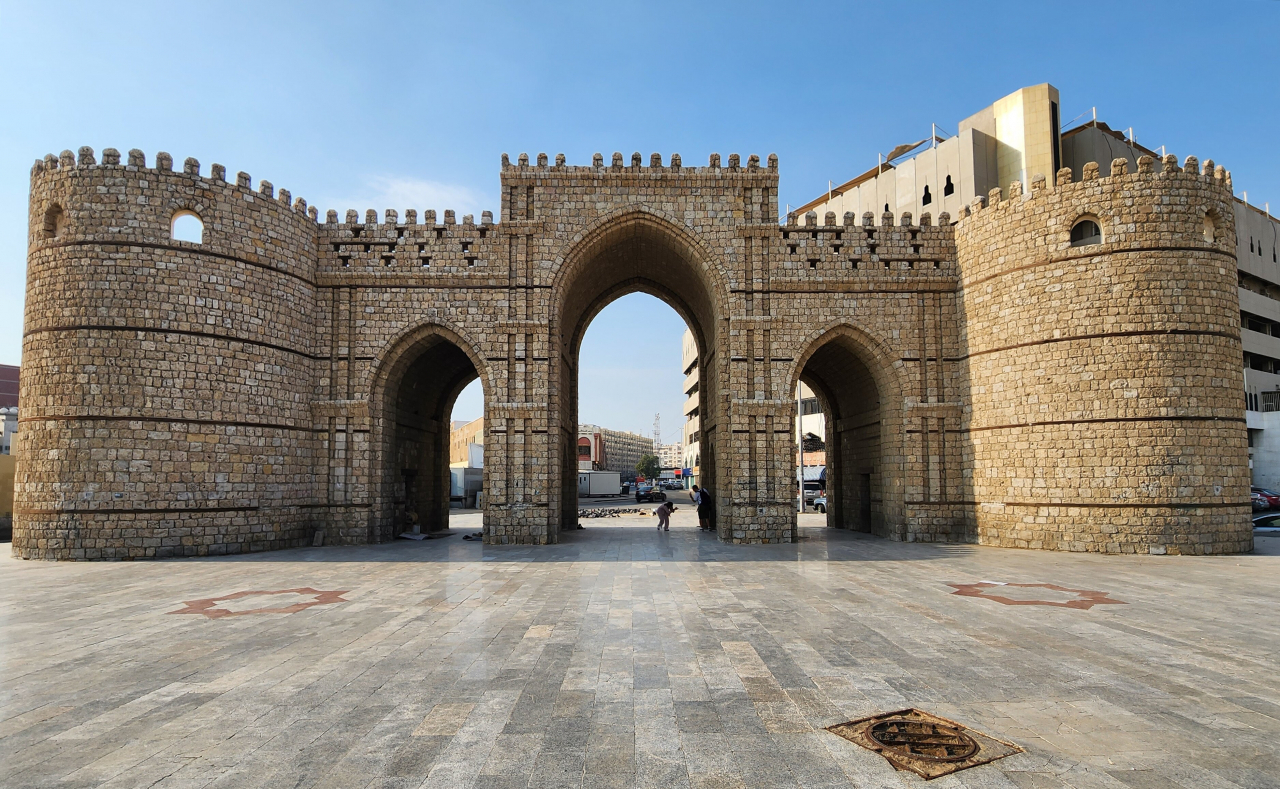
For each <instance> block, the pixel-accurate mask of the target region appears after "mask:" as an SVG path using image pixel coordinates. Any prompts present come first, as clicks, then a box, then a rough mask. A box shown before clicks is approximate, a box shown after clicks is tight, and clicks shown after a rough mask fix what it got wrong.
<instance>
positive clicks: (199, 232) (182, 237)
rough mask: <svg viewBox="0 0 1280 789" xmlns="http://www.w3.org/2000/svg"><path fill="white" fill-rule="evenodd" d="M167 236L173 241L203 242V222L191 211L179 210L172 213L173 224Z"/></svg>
mask: <svg viewBox="0 0 1280 789" xmlns="http://www.w3.org/2000/svg"><path fill="white" fill-rule="evenodd" d="M169 238H171V239H173V240H174V241H189V242H191V243H192V244H203V243H204V222H202V221H201V220H200V217H199V216H197V215H196V214H195V213H194V212H192V211H179V212H178V213H176V214H174V215H173V224H172V226H171V227H170V228H169Z"/></svg>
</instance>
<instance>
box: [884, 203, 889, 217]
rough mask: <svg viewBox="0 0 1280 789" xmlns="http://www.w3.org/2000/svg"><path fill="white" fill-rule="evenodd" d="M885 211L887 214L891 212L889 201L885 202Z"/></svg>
mask: <svg viewBox="0 0 1280 789" xmlns="http://www.w3.org/2000/svg"><path fill="white" fill-rule="evenodd" d="M884 212H885V213H886V214H887V213H889V204H888V203H885V204H884Z"/></svg>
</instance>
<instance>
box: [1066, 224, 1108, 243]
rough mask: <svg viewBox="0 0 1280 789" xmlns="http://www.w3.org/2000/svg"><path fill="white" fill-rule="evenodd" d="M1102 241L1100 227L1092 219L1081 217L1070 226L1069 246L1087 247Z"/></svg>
mask: <svg viewBox="0 0 1280 789" xmlns="http://www.w3.org/2000/svg"><path fill="white" fill-rule="evenodd" d="M1101 243H1102V228H1100V227H1098V223H1097V222H1095V221H1093V220H1092V219H1081V220H1080V221H1079V222H1076V223H1075V225H1074V226H1072V228H1071V246H1073V247H1087V246H1089V245H1090V244H1101Z"/></svg>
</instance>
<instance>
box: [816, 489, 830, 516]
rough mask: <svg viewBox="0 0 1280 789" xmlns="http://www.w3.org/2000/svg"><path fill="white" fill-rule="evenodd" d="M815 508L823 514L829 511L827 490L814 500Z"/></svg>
mask: <svg viewBox="0 0 1280 789" xmlns="http://www.w3.org/2000/svg"><path fill="white" fill-rule="evenodd" d="M813 508H814V509H815V510H817V511H818V512H821V513H823V514H825V513H826V511H827V492H826V491H825V490H824V491H822V492H821V493H820V494H819V495H818V497H817V498H815V499H814V500H813Z"/></svg>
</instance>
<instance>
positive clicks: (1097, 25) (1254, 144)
mask: <svg viewBox="0 0 1280 789" xmlns="http://www.w3.org/2000/svg"><path fill="white" fill-rule="evenodd" d="M1278 30H1280V2H1275V1H1274V0H1252V1H1247V2H1224V3H1215V4H1203V3H1176V2H1165V3H1124V2H1113V3H1107V4H1105V5H1095V6H1088V5H1084V6H1082V5H1074V6H1063V5H1061V4H1047V3H1046V4H1026V3H984V4H961V3H954V2H951V3H926V2H920V3H914V4H911V5H909V6H899V5H896V4H889V3H876V4H863V3H844V4H841V3H823V4H818V3H811V4H803V5H800V4H785V3H776V2H775V3H769V4H764V3H749V2H748V3H743V2H737V3H701V4H699V3H689V2H680V3H661V2H643V3H640V2H629V3H627V2H624V3H599V2H590V3H587V2H584V3H554V4H553V3H541V4H539V3H524V4H506V3H501V2H486V3H483V4H479V3H460V2H456V1H455V2H450V3H439V4H434V3H399V4H392V3H384V4H375V3H369V4H360V5H355V4H352V5H344V4H336V3H324V2H311V3H267V2H261V1H259V2H251V3H233V2H226V3H217V4H214V3H172V2H165V3H160V2H157V3H128V2H114V3H64V2H57V1H56V0H44V1H43V2H39V3H32V2H15V1H14V0H0V283H3V285H2V286H0V363H5V364H15V363H18V361H19V356H20V353H21V334H22V317H21V315H22V291H23V281H24V273H23V272H24V266H25V255H26V224H27V189H28V172H29V168H30V166H31V162H32V161H33V160H34V159H36V158H38V157H41V156H43V155H44V154H45V153H49V152H54V153H56V152H58V151H60V150H62V149H64V148H71V149H75V148H78V147H79V146H81V145H90V146H92V147H93V148H94V149H96V150H98V151H101V150H102V149H103V148H106V147H115V148H118V149H120V150H122V151H125V150H128V149H130V148H141V149H143V150H144V151H146V152H147V154H148V159H151V158H153V157H154V155H155V152H156V151H161V150H163V151H168V152H169V153H171V154H173V156H174V159H175V160H176V161H181V160H182V159H183V158H185V157H187V156H195V157H196V158H197V159H199V160H200V161H201V162H202V163H205V164H206V165H207V164H208V163H212V162H220V163H222V164H225V165H226V166H227V169H228V170H229V171H231V172H236V171H238V170H244V171H246V172H249V173H252V174H253V176H254V178H255V179H257V180H261V179H267V180H270V181H272V182H273V183H274V184H276V186H277V187H285V188H288V189H289V190H290V191H292V192H293V194H295V195H299V196H302V197H305V198H307V200H308V201H309V202H311V203H312V204H313V205H317V206H319V207H320V208H321V210H322V211H323V210H324V209H327V208H337V209H339V210H343V209H346V208H348V207H351V208H357V209H361V210H363V209H365V208H378V209H382V208H396V209H398V210H400V211H403V210H404V209H405V208H408V207H416V208H418V209H419V210H422V209H425V208H436V209H437V210H442V209H444V208H455V209H457V210H458V211H459V213H464V212H474V213H479V211H481V210H483V209H486V208H488V209H492V210H494V211H495V212H496V210H497V208H498V197H497V192H498V166H499V157H500V156H501V154H502V152H504V151H506V152H508V153H510V154H512V155H513V156H514V155H515V154H518V153H520V152H521V151H527V152H529V153H530V154H534V153H537V152H539V151H545V152H547V153H549V154H552V155H554V154H555V153H557V152H563V153H565V154H566V156H567V157H568V159H569V161H570V162H571V163H588V162H590V160H591V155H592V153H594V152H596V151H600V152H603V153H605V155H606V156H607V155H609V154H610V153H612V152H613V151H622V152H624V153H625V154H628V155H629V154H630V153H631V152H632V151H640V152H642V153H644V154H645V155H646V156H647V154H648V153H650V152H653V151H659V152H662V153H663V155H664V158H665V157H666V156H668V155H670V154H671V153H672V152H679V153H680V154H681V155H682V156H683V157H684V160H685V161H686V162H689V163H695V162H697V163H700V162H705V160H706V157H707V156H708V154H710V153H712V152H720V153H722V154H728V153H731V152H737V153H741V154H743V155H744V156H745V155H747V154H749V153H758V154H760V155H761V156H764V155H767V154H768V153H771V152H773V153H777V154H778V156H779V158H780V160H781V178H782V186H781V191H782V193H781V196H780V203H784V204H785V203H791V204H793V205H796V204H800V203H803V202H806V201H807V200H808V199H810V198H812V197H814V196H815V195H816V194H818V193H820V192H822V191H823V190H825V189H826V184H827V180H828V179H831V180H834V181H837V182H839V181H840V180H842V179H845V178H848V177H850V176H852V175H855V174H857V173H858V172H861V171H862V170H865V169H866V168H868V167H870V166H871V165H873V164H874V163H875V161H876V152H877V151H887V150H889V149H890V148H892V147H893V146H894V145H896V144H898V143H900V142H904V141H909V140H917V139H920V138H921V137H923V136H925V135H926V134H927V133H928V129H929V124H930V122H935V121H936V122H937V123H938V124H939V125H941V126H942V127H943V128H944V129H948V130H950V131H955V127H956V123H957V121H959V120H960V119H962V118H964V117H966V116H967V115H969V114H971V113H973V112H974V111H976V110H978V109H981V108H982V107H984V106H986V105H988V104H990V103H991V102H992V101H994V100H995V99H997V98H999V97H1001V96H1003V95H1005V94H1007V93H1009V92H1011V91H1013V90H1016V89H1017V88H1019V87H1022V86H1025V85H1032V84H1036V83H1040V82H1052V83H1053V84H1054V85H1055V86H1057V87H1058V89H1059V90H1060V91H1061V97H1062V105H1063V106H1062V113H1063V118H1064V119H1066V118H1071V117H1073V116H1075V115H1077V114H1078V113H1082V112H1086V111H1088V110H1089V108H1090V107H1092V106H1095V105H1096V106H1097V107H1098V113H1099V117H1100V118H1101V119H1103V120H1105V121H1107V122H1108V123H1110V124H1111V125H1112V126H1113V127H1117V128H1127V127H1130V126H1132V127H1134V129H1135V132H1136V134H1137V138H1138V140H1139V141H1140V142H1142V143H1144V144H1146V145H1149V146H1153V147H1155V146H1160V145H1166V146H1167V147H1168V150H1169V151H1171V152H1173V153H1177V154H1178V155H1180V156H1186V155H1188V154H1194V155H1197V156H1200V157H1201V158H1204V157H1210V158H1213V159H1214V160H1215V161H1217V162H1219V163H1222V164H1225V165H1226V166H1227V167H1228V168H1229V169H1230V170H1232V174H1233V181H1234V184H1235V188H1236V189H1237V191H1238V192H1239V191H1246V190H1247V191H1248V192H1249V197H1250V201H1251V202H1254V203H1258V204H1260V203H1262V202H1264V201H1270V202H1271V203H1272V204H1273V209H1274V208H1276V207H1280V189H1277V184H1278V179H1280V157H1278V155H1277V145H1276V141H1275V137H1276V128H1277V126H1280V124H1277V120H1280V118H1278V117H1277V116H1278V115H1280V111H1278V110H1277V105H1276V102H1275V95H1276V90H1275V78H1276V74H1277V70H1278V69H1277V66H1280V62H1278V56H1277V54H1276V53H1277V51H1280V48H1278V47H1277V40H1276V37H1277V31H1278ZM635 299H637V301H636V303H643V302H644V299H640V298H639V297H635ZM633 313H634V314H635V315H642V316H644V317H646V318H647V317H648V316H649V315H651V314H653V313H654V310H640V309H637V310H632V309H630V308H629V307H628V306H626V305H619V306H618V307H616V308H614V309H611V310H607V311H606V312H604V313H602V314H601V316H600V317H599V318H598V319H597V321H596V323H595V324H593V326H592V329H591V330H590V333H589V334H588V337H587V343H588V344H590V343H593V342H596V338H595V335H596V334H597V333H598V334H600V335H601V338H602V339H601V340H600V342H601V343H602V347H605V348H609V347H617V346H618V345H619V344H621V343H626V342H627V341H628V338H630V337H633V336H635V334H636V332H637V331H638V329H639V328H640V325H639V324H637V323H635V322H633V318H632V317H628V316H632V315H633ZM671 315H672V316H673V317H674V313H671ZM636 319H637V320H638V319H639V318H636ZM677 323H678V320H677ZM663 325H664V326H665V322H664V323H663ZM664 331H665V329H664ZM670 331H671V332H672V334H671V336H670V337H669V338H663V337H660V336H656V335H654V334H653V333H650V334H649V335H648V336H650V337H652V339H651V340H650V341H649V345H650V347H654V348H671V349H672V350H671V353H672V354H673V357H674V358H675V359H677V360H678V358H679V334H680V330H679V328H678V326H672V327H671V328H670ZM613 358H616V357H608V356H606V359H604V360H602V363H603V362H604V361H607V360H608V359H613ZM652 358H655V359H656V358H659V357H652ZM675 364H676V365H677V366H678V364H679V362H678V361H676V362H675ZM589 367H591V365H590V364H589V360H588V359H587V358H586V350H585V349H584V364H583V376H584V378H583V394H582V400H583V401H582V415H583V418H584V420H585V419H587V418H588V417H589V416H590V418H592V419H598V420H599V421H601V422H602V423H604V424H607V425H609V426H611V427H619V428H626V429H634V430H642V431H646V432H647V431H648V430H649V425H650V424H651V423H652V420H653V413H654V411H657V410H662V411H663V416H664V417H667V413H666V409H668V408H669V407H670V406H668V405H663V404H660V405H655V406H653V407H645V408H644V409H642V411H641V412H640V413H634V414H633V413H631V412H630V411H627V412H625V413H624V412H623V411H622V410H621V409H620V408H617V409H615V408H614V407H613V406H611V405H610V403H609V402H608V399H607V398H606V399H605V400H603V401H601V402H595V401H594V400H591V399H589V398H595V397H596V395H595V394H592V393H590V392H588V387H587V376H588V375H594V373H592V372H591V371H590V370H589V369H588V368H589ZM628 369H635V368H628ZM614 380H616V376H615V378H614ZM640 380H650V379H648V378H645V377H644V376H640ZM652 380H653V382H654V386H658V385H659V384H661V385H662V386H665V384H663V383H662V380H664V379H662V378H661V377H657V378H653V379H652ZM642 385H643V384H641V383H640V382H639V381H636V382H634V383H633V384H631V385H629V386H628V391H633V390H635V388H636V387H638V386H642ZM676 386H677V387H678V383H677V384H676ZM602 391H603V390H602ZM661 397H668V399H669V396H668V395H665V394H662V395H661ZM674 397H675V398H676V400H677V401H678V400H679V399H680V396H679V394H678V393H677V394H675V395H674ZM651 401H652V402H661V401H660V398H659V395H658V393H657V390H656V389H655V390H654V397H653V398H651ZM673 410H674V411H675V412H677V413H678V410H679V405H678V402H677V404H676V405H675V406H674V408H673ZM592 414H597V416H591V415H592ZM646 414H647V415H646ZM667 418H670V419H676V418H678V417H677V416H675V415H673V416H671V417H667ZM664 421H665V420H664Z"/></svg>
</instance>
